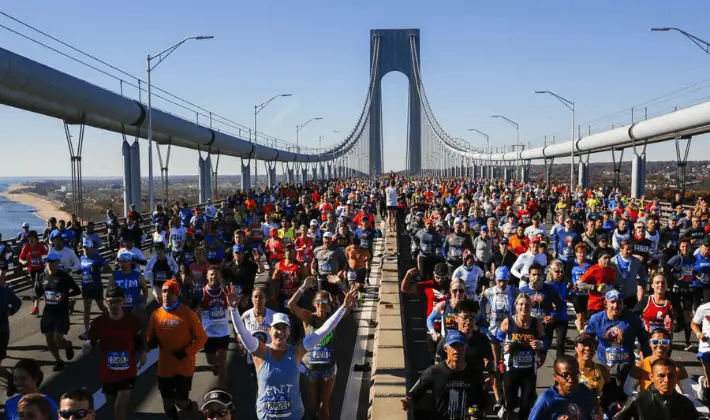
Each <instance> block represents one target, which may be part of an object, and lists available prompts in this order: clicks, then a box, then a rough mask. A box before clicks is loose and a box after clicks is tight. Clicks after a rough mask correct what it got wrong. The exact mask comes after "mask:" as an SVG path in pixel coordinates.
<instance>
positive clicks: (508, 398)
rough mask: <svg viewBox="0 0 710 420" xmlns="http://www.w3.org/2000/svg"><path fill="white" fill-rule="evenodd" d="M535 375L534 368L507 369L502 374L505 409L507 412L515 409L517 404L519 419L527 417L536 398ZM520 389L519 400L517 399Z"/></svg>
mask: <svg viewBox="0 0 710 420" xmlns="http://www.w3.org/2000/svg"><path fill="white" fill-rule="evenodd" d="M536 380H537V375H536V373H535V369H534V368H527V369H515V368H513V369H512V370H509V371H507V372H505V373H504V374H503V391H504V395H505V409H506V411H507V412H508V413H511V412H512V411H513V410H515V409H516V408H517V407H518V405H519V406H520V410H519V411H518V418H519V419H527V418H528V415H529V414H530V410H531V409H532V406H533V404H535V399H537V393H536V392H535V382H536ZM518 391H520V401H518Z"/></svg>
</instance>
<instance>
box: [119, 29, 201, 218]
mask: <svg viewBox="0 0 710 420" xmlns="http://www.w3.org/2000/svg"><path fill="white" fill-rule="evenodd" d="M213 38H214V36H211V35H209V36H206V35H200V36H189V37H187V38H185V39H183V40H182V41H179V42H177V43H175V44H173V45H172V46H170V47H168V48H166V49H164V50H163V51H161V52H159V53H157V54H154V55H152V56H151V55H150V54H148V57H147V59H146V70H147V73H148V75H147V82H148V206H149V209H148V210H149V211H153V206H154V192H153V106H152V105H153V103H152V100H151V89H152V85H151V82H150V73H151V72H152V71H153V69H155V68H156V67H158V65H159V64H160V63H162V62H163V60H165V59H166V58H168V56H169V55H170V54H172V53H173V51H175V50H176V49H178V47H179V46H181V45H182V44H184V43H186V42H187V41H190V40H192V39H194V40H196V41H202V40H205V39H213ZM156 58H157V59H158V62H157V63H155V64H153V65H151V62H152V61H153V60H154V59H156ZM132 204H135V205H137V206H139V207H140V203H132ZM163 204H165V203H163Z"/></svg>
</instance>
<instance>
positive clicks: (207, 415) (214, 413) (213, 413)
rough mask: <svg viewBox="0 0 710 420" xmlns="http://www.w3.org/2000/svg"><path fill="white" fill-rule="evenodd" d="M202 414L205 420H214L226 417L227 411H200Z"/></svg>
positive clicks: (223, 409) (224, 409)
mask: <svg viewBox="0 0 710 420" xmlns="http://www.w3.org/2000/svg"><path fill="white" fill-rule="evenodd" d="M202 414H204V416H205V418H206V419H216V418H219V417H226V416H227V414H229V410H228V409H226V408H222V409H219V410H204V411H202Z"/></svg>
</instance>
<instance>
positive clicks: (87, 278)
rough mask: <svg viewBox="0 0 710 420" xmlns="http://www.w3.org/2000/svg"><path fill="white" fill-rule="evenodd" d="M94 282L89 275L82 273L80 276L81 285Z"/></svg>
mask: <svg viewBox="0 0 710 420" xmlns="http://www.w3.org/2000/svg"><path fill="white" fill-rule="evenodd" d="M93 281H94V278H93V277H92V275H91V273H84V274H83V275H82V276H81V282H82V283H83V284H90V283H92V282H93Z"/></svg>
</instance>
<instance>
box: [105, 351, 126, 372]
mask: <svg viewBox="0 0 710 420" xmlns="http://www.w3.org/2000/svg"><path fill="white" fill-rule="evenodd" d="M107 358H108V359H107V364H108V368H109V369H111V370H127V369H128V368H129V365H128V352H127V351H111V352H109V353H108V356H107Z"/></svg>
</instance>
